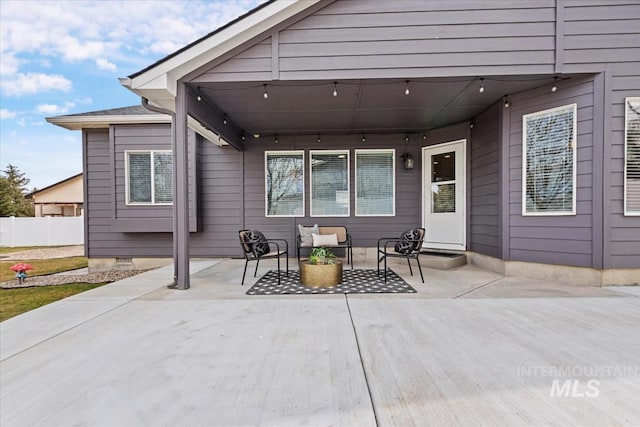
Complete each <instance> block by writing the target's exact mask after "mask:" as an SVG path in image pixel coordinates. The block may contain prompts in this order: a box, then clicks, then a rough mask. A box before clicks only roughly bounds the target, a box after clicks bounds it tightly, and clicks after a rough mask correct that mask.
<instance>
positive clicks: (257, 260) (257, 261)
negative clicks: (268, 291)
mask: <svg viewBox="0 0 640 427" xmlns="http://www.w3.org/2000/svg"><path fill="white" fill-rule="evenodd" d="M259 265H260V258H258V259H256V271H254V272H253V277H256V276H257V275H258V266H259Z"/></svg>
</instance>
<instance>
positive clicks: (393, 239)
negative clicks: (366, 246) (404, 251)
mask: <svg viewBox="0 0 640 427" xmlns="http://www.w3.org/2000/svg"><path fill="white" fill-rule="evenodd" d="M387 241H390V242H394V243H395V242H397V241H398V238H397V237H381V238H379V239H378V252H380V243H382V242H384V248H385V250H386V248H387Z"/></svg>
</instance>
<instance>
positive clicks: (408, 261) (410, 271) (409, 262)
mask: <svg viewBox="0 0 640 427" xmlns="http://www.w3.org/2000/svg"><path fill="white" fill-rule="evenodd" d="M407 264H409V273H411V275H412V276H413V269H412V268H411V261H410V260H409V257H407Z"/></svg>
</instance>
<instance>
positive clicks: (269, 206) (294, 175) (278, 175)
mask: <svg viewBox="0 0 640 427" xmlns="http://www.w3.org/2000/svg"><path fill="white" fill-rule="evenodd" d="M265 180H266V182H265V191H266V195H265V214H266V216H268V217H287V216H293V217H297V216H304V151H266V152H265Z"/></svg>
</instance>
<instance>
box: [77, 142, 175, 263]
mask: <svg viewBox="0 0 640 427" xmlns="http://www.w3.org/2000/svg"><path fill="white" fill-rule="evenodd" d="M111 147H112V146H111V145H110V143H109V131H108V130H106V129H91V130H86V153H87V154H86V155H87V169H86V171H85V173H86V176H87V200H86V204H87V209H86V212H87V213H86V214H87V224H88V227H87V247H88V256H90V257H94V258H95V257H153V256H170V255H171V235H170V234H169V233H131V234H128V233H119V232H114V231H113V227H112V224H113V221H114V219H115V218H114V211H115V210H114V202H115V200H114V182H115V181H114V178H115V176H114V171H113V170H112V169H111V168H112V162H111V160H110V159H112V152H111Z"/></svg>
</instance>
